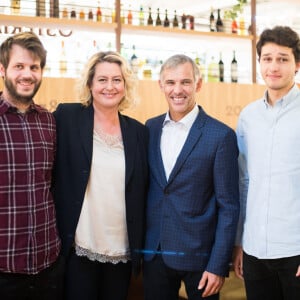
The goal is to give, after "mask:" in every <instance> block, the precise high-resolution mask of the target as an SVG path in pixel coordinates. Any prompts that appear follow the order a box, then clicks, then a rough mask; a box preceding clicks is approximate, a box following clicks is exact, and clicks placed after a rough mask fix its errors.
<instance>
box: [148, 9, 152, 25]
mask: <svg viewBox="0 0 300 300" xmlns="http://www.w3.org/2000/svg"><path fill="white" fill-rule="evenodd" d="M147 25H153V19H152V15H151V7H149V12H148V20H147Z"/></svg>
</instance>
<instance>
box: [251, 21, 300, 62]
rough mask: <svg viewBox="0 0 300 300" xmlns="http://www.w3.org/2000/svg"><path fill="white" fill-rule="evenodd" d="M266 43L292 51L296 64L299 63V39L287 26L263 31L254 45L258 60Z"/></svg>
mask: <svg viewBox="0 0 300 300" xmlns="http://www.w3.org/2000/svg"><path fill="white" fill-rule="evenodd" d="M266 43H275V44H277V45H280V46H285V47H288V48H291V49H292V50H293V54H294V57H295V61H296V62H300V39H299V35H298V33H297V32H295V31H294V30H292V29H291V28H290V27H288V26H275V27H274V28H272V29H265V30H264V31H263V32H262V33H261V35H260V38H259V41H258V42H257V44H256V51H257V55H258V60H260V56H261V49H262V47H263V46H264V45H265V44H266Z"/></svg>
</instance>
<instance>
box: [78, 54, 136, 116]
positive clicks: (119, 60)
mask: <svg viewBox="0 0 300 300" xmlns="http://www.w3.org/2000/svg"><path fill="white" fill-rule="evenodd" d="M103 62H109V63H116V64H118V65H119V66H120V68H121V73H122V76H123V79H124V83H125V96H124V97H123V99H122V100H121V102H120V104H119V111H122V110H124V109H126V108H129V107H131V106H132V105H133V104H135V100H136V93H137V83H138V80H137V78H136V75H135V74H134V73H133V72H132V70H131V68H130V66H129V64H128V63H127V61H126V60H125V59H124V58H123V57H122V56H121V55H120V54H119V53H118V52H114V51H107V52H98V53H95V54H94V55H92V56H91V57H90V58H89V60H88V61H87V63H86V64H85V66H84V69H83V71H82V76H81V78H79V80H78V82H77V89H78V94H79V99H80V101H81V103H82V104H83V105H85V106H88V105H90V104H91V103H92V101H93V97H92V93H91V90H90V87H91V85H92V81H93V78H94V76H95V69H96V66H97V65H98V64H100V63H103Z"/></svg>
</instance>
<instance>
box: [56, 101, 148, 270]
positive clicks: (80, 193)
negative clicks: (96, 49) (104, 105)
mask: <svg viewBox="0 0 300 300" xmlns="http://www.w3.org/2000/svg"><path fill="white" fill-rule="evenodd" d="M54 117H55V119H56V126H57V156H56V163H55V168H54V174H53V178H54V184H53V194H54V201H55V206H56V212H57V224H58V230H59V233H60V237H61V241H62V254H63V255H64V256H66V257H67V256H68V254H69V252H70V249H71V247H72V246H73V244H74V236H75V231H76V228H77V223H78V220H79V216H80V212H81V207H82V204H83V199H84V195H85V190H86V187H87V184H88V180H89V175H90V169H91V161H92V151H93V126H94V109H93V106H92V105H90V106H87V107H85V106H83V105H81V104H79V103H69V104H59V105H58V107H57V109H56V111H55V112H54ZM119 118H120V125H121V132H122V138H123V144H124V152H125V169H126V171H125V172H126V174H125V201H126V221H127V231H128V239H129V246H130V250H131V259H132V263H133V270H134V272H135V273H137V272H138V270H139V268H140V259H141V249H142V247H143V242H144V229H145V224H144V216H145V199H146V191H147V185H148V165H147V146H148V130H147V128H146V127H145V126H144V125H143V124H141V123H139V122H138V121H136V120H134V119H132V118H129V117H127V116H123V115H121V114H119Z"/></svg>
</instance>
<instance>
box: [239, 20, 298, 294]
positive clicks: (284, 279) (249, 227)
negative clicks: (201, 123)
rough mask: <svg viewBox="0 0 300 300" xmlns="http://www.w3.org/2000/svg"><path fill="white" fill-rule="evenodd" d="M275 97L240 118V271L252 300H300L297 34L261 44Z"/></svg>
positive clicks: (268, 34) (273, 32) (279, 32)
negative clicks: (296, 80) (296, 82)
mask: <svg viewBox="0 0 300 300" xmlns="http://www.w3.org/2000/svg"><path fill="white" fill-rule="evenodd" d="M256 48H257V54H258V60H259V63H260V70H261V75H262V77H263V79H264V81H265V83H266V86H267V90H266V92H265V95H264V97H263V98H262V99H260V100H258V101H255V102H253V103H251V104H249V105H248V106H247V107H246V108H244V109H243V111H242V112H241V114H240V117H239V121H238V128H237V137H238V144H239V150H240V155H239V169H240V202H241V218H240V224H241V226H240V230H239V232H238V236H237V242H238V246H237V247H236V251H235V257H234V269H235V272H236V274H237V276H238V277H240V278H244V280H245V287H246V294H247V299H248V300H283V299H285V300H296V299H297V300H299V299H300V90H299V88H298V86H297V84H295V74H296V73H297V72H298V70H299V68H300V39H299V36H298V34H297V33H296V32H295V31H293V30H292V29H291V28H289V27H284V26H276V27H274V28H273V29H266V30H264V31H263V32H262V34H261V36H260V40H259V41H258V43H257V46H256Z"/></svg>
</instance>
